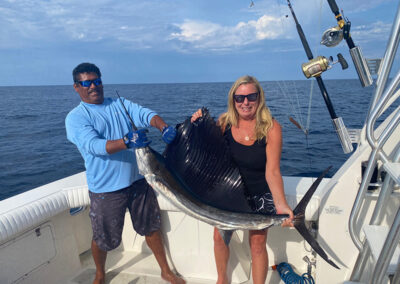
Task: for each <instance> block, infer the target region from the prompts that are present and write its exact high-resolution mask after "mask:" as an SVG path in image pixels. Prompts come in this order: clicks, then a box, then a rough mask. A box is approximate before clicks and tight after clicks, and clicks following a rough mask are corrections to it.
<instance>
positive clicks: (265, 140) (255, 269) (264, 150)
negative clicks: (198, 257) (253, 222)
mask: <svg viewBox="0 0 400 284" xmlns="http://www.w3.org/2000/svg"><path fill="white" fill-rule="evenodd" d="M200 116H202V112H201V110H200V109H199V110H198V111H197V112H195V113H194V114H193V115H192V119H191V121H192V122H193V121H195V120H196V119H197V118H199V117H200ZM218 124H219V126H220V127H221V130H222V132H223V133H224V136H225V138H226V139H227V141H228V143H229V146H230V151H231V154H232V157H233V160H234V161H235V162H236V164H237V165H238V167H239V170H240V173H241V175H242V177H243V180H244V183H245V185H246V188H247V191H248V195H249V197H250V198H249V200H250V202H251V204H252V206H253V208H254V210H255V211H257V212H263V213H272V214H275V213H277V214H289V219H287V220H286V221H285V222H284V223H283V225H282V226H293V224H292V220H293V212H292V210H291V209H290V207H289V205H288V204H287V201H286V198H285V193H284V189H283V180H282V175H281V172H280V158H281V151H282V130H281V126H280V125H279V123H278V122H277V121H276V120H275V119H273V118H272V116H271V114H270V112H269V109H268V108H267V106H266V105H265V97H264V91H263V89H262V87H261V86H260V83H259V82H258V81H257V79H256V78H254V77H251V76H243V77H241V78H239V79H238V80H236V82H235V83H234V84H233V86H232V87H231V89H230V91H229V95H228V111H227V112H225V113H223V114H222V115H221V116H220V117H219V119H218ZM266 241H267V230H260V231H256V230H251V231H250V232H249V242H250V249H251V255H252V276H253V283H265V280H266V278H267V271H268V255H267V250H266ZM214 255H215V261H216V266H217V273H218V280H217V283H228V277H227V273H226V272H227V264H228V259H229V247H228V246H227V245H226V244H225V243H224V240H223V239H222V237H221V235H220V233H219V232H218V229H216V228H215V229H214Z"/></svg>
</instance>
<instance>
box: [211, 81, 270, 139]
mask: <svg viewBox="0 0 400 284" xmlns="http://www.w3.org/2000/svg"><path fill="white" fill-rule="evenodd" d="M245 84H253V85H254V86H255V87H256V88H257V91H258V97H257V100H258V107H257V111H256V126H255V134H256V139H257V140H261V139H263V138H264V137H265V140H267V137H268V136H267V135H268V131H269V130H270V129H271V128H272V125H273V121H272V115H271V112H270V111H269V108H268V107H267V106H266V104H265V95H264V90H263V88H262V87H261V85H260V83H259V82H258V81H257V79H256V78H254V77H252V76H249V75H246V76H243V77H240V78H239V79H237V80H236V82H235V83H233V85H232V87H231V89H230V91H229V94H228V110H227V112H225V113H223V114H222V115H221V116H220V117H219V119H218V124H219V125H220V126H221V128H222V130H223V131H225V129H226V127H227V126H228V125H230V126H238V121H239V114H238V112H237V110H236V108H235V101H234V99H233V95H234V94H235V92H236V90H237V89H238V88H239V86H241V85H245Z"/></svg>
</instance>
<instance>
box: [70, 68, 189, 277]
mask: <svg viewBox="0 0 400 284" xmlns="http://www.w3.org/2000/svg"><path fill="white" fill-rule="evenodd" d="M72 76H73V79H74V89H75V91H76V92H77V93H78V94H79V96H80V97H81V100H82V101H81V103H80V104H79V105H78V106H77V107H75V108H74V109H73V110H72V111H70V112H69V114H68V115H67V117H66V119H65V126H66V131H67V138H68V140H70V141H71V142H72V143H74V144H75V145H76V146H77V148H78V150H79V152H80V153H81V155H82V157H83V159H84V161H85V168H86V177H87V183H88V187H89V196H90V202H91V205H90V214H89V215H90V219H91V223H92V230H93V239H92V255H93V259H94V262H95V265H96V277H95V280H94V281H93V283H104V282H105V262H106V257H107V251H110V250H112V249H115V248H116V247H118V246H119V244H120V242H121V234H122V229H123V224H124V217H125V212H126V209H128V210H129V212H130V214H131V219H132V224H133V227H134V229H135V230H136V232H137V233H139V234H140V235H144V236H145V239H146V242H147V244H148V246H149V247H150V249H151V250H152V252H153V253H154V256H155V258H156V259H157V262H158V264H159V266H160V268H161V277H162V278H163V279H164V280H166V281H168V282H171V283H185V281H184V280H183V279H181V278H179V277H177V276H176V275H175V274H174V273H173V272H172V271H171V269H170V268H169V266H168V262H167V260H166V255H165V250H164V247H163V243H162V237H161V233H160V227H161V220H160V208H159V205H158V202H157V198H156V196H155V194H154V192H153V190H152V189H151V188H150V186H149V185H148V184H147V182H146V181H145V179H144V178H143V176H141V175H140V174H139V171H138V167H137V163H136V157H135V153H134V152H133V151H132V150H131V149H132V148H133V149H134V148H137V147H144V146H147V145H148V144H149V143H150V141H149V140H148V139H147V137H146V133H145V132H146V130H145V129H139V130H138V131H133V130H132V126H131V124H130V120H129V117H128V116H127V114H126V113H125V110H124V106H125V108H126V109H127V111H128V113H129V115H130V116H131V118H132V120H133V122H134V124H135V125H136V126H137V127H148V126H153V127H156V128H158V129H159V130H160V131H161V132H162V138H163V140H164V142H166V143H171V142H172V141H173V140H174V138H175V135H176V131H175V129H174V128H173V127H171V126H168V125H167V124H166V123H165V122H164V120H163V119H162V118H161V117H160V116H158V115H157V114H156V113H155V112H154V111H152V110H149V109H147V108H144V107H142V106H140V105H138V104H135V103H132V102H130V101H128V100H125V99H121V101H120V100H118V99H112V98H104V93H103V85H102V81H101V73H100V70H99V68H98V67H97V66H96V65H94V64H91V63H81V64H79V65H78V66H77V67H75V69H74V70H73V72H72ZM122 103H123V104H124V106H123V105H122Z"/></svg>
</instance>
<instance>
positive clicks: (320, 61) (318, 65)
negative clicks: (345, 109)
mask: <svg viewBox="0 0 400 284" xmlns="http://www.w3.org/2000/svg"><path fill="white" fill-rule="evenodd" d="M287 3H288V6H289V9H290V12H291V13H292V16H293V19H294V21H295V23H296V29H297V33H298V34H299V37H300V40H301V43H302V45H303V47H304V51H305V52H306V55H307V58H308V60H309V62H308V63H306V64H303V65H302V68H303V73H304V74H305V75H306V77H307V74H308V75H310V76H309V77H314V78H315V79H316V80H317V83H318V87H319V89H320V91H321V94H322V97H323V98H324V101H325V104H326V107H327V108H328V111H329V114H330V116H331V119H332V122H333V125H334V127H335V130H336V133H337V135H338V138H339V141H340V144H341V145H342V149H343V152H344V153H345V154H347V153H350V152H352V151H353V145H352V144H351V141H350V136H349V134H348V132H347V128H346V126H345V125H344V122H343V119H342V118H341V117H338V116H337V115H336V112H335V109H334V108H333V104H332V102H331V100H330V98H329V95H328V91H327V90H326V87H325V84H324V81H323V80H322V77H321V74H322V72H323V71H325V70H327V69H328V65H329V64H328V60H327V59H326V58H325V57H322V56H319V57H317V58H314V56H313V54H312V51H311V48H310V46H309V45H308V42H307V39H306V36H305V35H304V32H303V29H302V27H301V25H300V24H299V21H298V20H297V17H296V14H295V13H294V10H293V8H292V4H291V3H290V0H287ZM339 62H340V60H339ZM342 68H343V65H342ZM309 77H307V78H309Z"/></svg>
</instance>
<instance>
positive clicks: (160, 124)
mask: <svg viewBox="0 0 400 284" xmlns="http://www.w3.org/2000/svg"><path fill="white" fill-rule="evenodd" d="M150 125H151V126H153V127H155V128H157V129H158V130H160V131H161V132H162V131H163V128H164V127H165V126H167V124H166V123H165V121H164V120H163V119H162V118H161V117H160V116H159V115H155V116H153V117H152V119H151V120H150Z"/></svg>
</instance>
